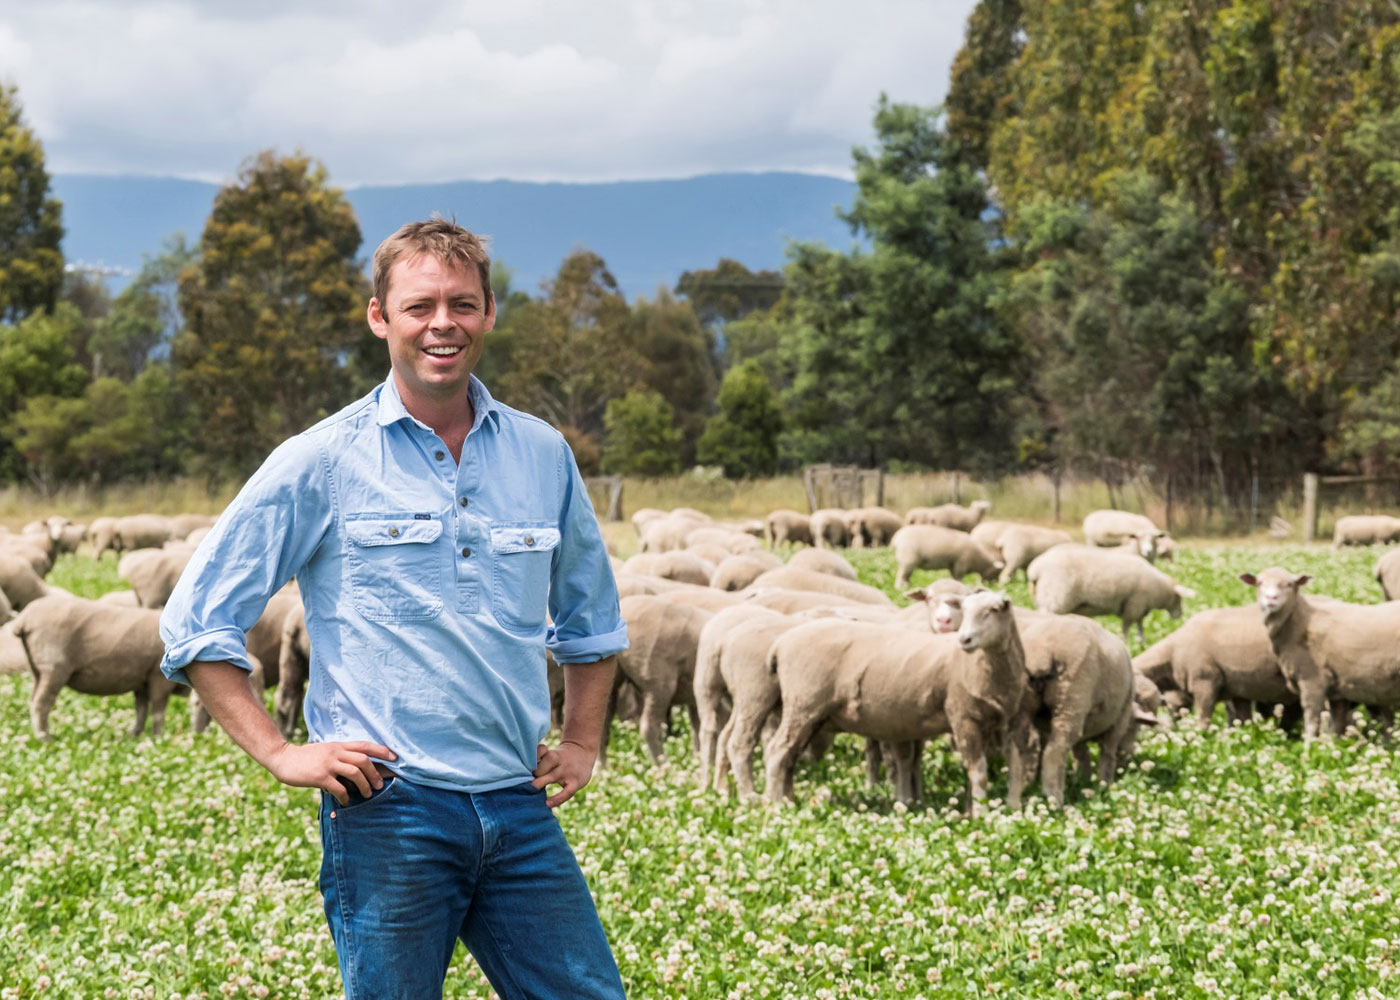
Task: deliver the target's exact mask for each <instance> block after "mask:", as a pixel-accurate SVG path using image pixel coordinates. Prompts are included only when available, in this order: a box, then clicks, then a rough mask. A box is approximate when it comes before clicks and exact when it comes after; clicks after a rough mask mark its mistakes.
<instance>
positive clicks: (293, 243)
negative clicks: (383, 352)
mask: <svg viewBox="0 0 1400 1000" xmlns="http://www.w3.org/2000/svg"><path fill="white" fill-rule="evenodd" d="M359 245H360V227H359V223H358V222H356V220H355V213H354V210H353V209H352V208H351V207H350V203H349V202H348V201H347V200H346V199H345V196H344V194H343V193H341V191H340V190H339V189H337V188H333V187H331V186H330V185H329V184H328V182H327V175H326V170H325V167H323V166H321V165H320V164H318V163H315V162H314V161H312V160H311V159H310V158H309V157H307V156H304V155H301V154H297V155H294V156H287V157H278V156H276V155H274V154H273V153H271V152H263V153H259V154H258V155H257V156H254V157H252V158H251V159H249V160H247V161H245V162H244V164H243V166H242V167H241V168H240V169H239V172H238V177H237V180H236V181H235V182H234V183H233V184H230V185H228V186H227V187H225V188H223V189H222V190H221V191H220V192H219V194H218V195H217V197H216V198H215V200H214V210H213V212H212V213H211V214H210V216H209V220H208V222H207V223H206V224H205V227H204V233H203V235H202V237H201V238H200V243H199V251H198V260H197V262H196V263H194V264H193V265H192V266H190V267H188V268H186V269H185V270H184V271H183V273H182V274H181V277H180V290H179V302H180V311H181V312H182V313H183V315H184V317H185V322H186V324H187V325H186V327H185V329H184V330H183V331H182V332H181V333H180V335H179V336H178V337H177V338H176V340H175V344H174V349H173V359H174V362H175V372H176V377H177V380H178V382H179V385H180V386H181V388H182V389H183V390H184V391H185V392H186V393H187V394H188V396H189V399H190V402H191V403H192V405H193V407H194V410H195V414H196V421H197V427H198V430H197V433H198V435H199V438H200V443H201V448H200V452H201V454H202V455H205V456H209V458H208V459H207V461H208V462H209V469H208V471H210V472H215V473H223V474H230V475H237V476H241V475H245V474H247V473H248V472H249V471H251V470H252V469H253V468H255V467H256V465H257V464H258V463H259V462H260V461H261V460H262V459H263V458H264V457H265V456H266V455H267V453H268V452H269V451H271V450H272V448H273V447H275V446H276V445H277V444H278V443H279V442H281V441H282V440H284V439H285V438H287V437H289V436H290V435H292V434H295V433H297V432H298V431H301V430H303V429H305V428H306V427H307V426H308V425H310V424H312V423H314V422H315V421H316V420H318V419H320V418H321V417H323V416H325V415H326V414H327V413H329V412H331V411H333V410H335V409H337V408H338V407H340V406H341V405H343V404H345V403H346V402H348V401H349V399H350V398H351V394H352V391H353V388H354V387H353V386H352V385H351V380H350V375H349V371H348V369H347V366H346V365H345V363H344V358H345V356H346V355H347V354H348V352H350V351H351V350H352V349H353V348H354V346H355V345H356V343H357V342H358V341H360V340H361V339H362V338H363V337H365V336H367V333H366V330H365V325H366V324H365V318H364V308H365V302H366V301H367V300H368V297H369V284H368V282H367V280H366V279H365V276H364V274H363V272H362V270H361V266H360V263H359V262H358V261H357V260H356V259H355V253H356V251H357V249H358V248H359Z"/></svg>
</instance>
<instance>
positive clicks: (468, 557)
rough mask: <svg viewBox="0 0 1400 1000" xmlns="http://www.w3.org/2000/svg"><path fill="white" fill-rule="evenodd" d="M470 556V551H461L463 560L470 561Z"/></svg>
mask: <svg viewBox="0 0 1400 1000" xmlns="http://www.w3.org/2000/svg"><path fill="white" fill-rule="evenodd" d="M471 554H472V550H471V549H463V550H462V558H464V559H470V558H471Z"/></svg>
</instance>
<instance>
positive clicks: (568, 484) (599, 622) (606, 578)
mask: <svg viewBox="0 0 1400 1000" xmlns="http://www.w3.org/2000/svg"><path fill="white" fill-rule="evenodd" d="M559 446H560V448H561V449H562V455H561V456H560V462H561V463H562V467H563V471H564V476H565V483H564V500H563V504H562V507H561V509H560V513H559V535H560V538H559V546H558V547H557V548H556V549H555V550H554V560H553V564H552V566H551V575H550V584H549V616H550V619H551V620H552V621H553V623H554V624H553V626H552V627H551V628H550V629H549V633H548V635H547V636H546V638H545V646H546V647H547V648H548V649H549V651H550V653H552V654H553V655H554V659H555V660H557V661H558V662H559V663H591V662H593V661H595V660H601V659H603V658H604V657H608V656H612V655H614V654H616V653H620V652H622V651H623V650H624V649H626V648H627V624H626V622H624V621H623V620H622V612H621V610H619V608H618V599H617V582H616V581H615V580H614V579H613V572H612V564H611V563H610V562H609V561H608V550H607V546H605V545H604V544H603V536H602V533H601V532H600V531H599V529H598V518H597V517H596V516H595V515H594V513H593V504H592V503H591V502H590V501H589V499H588V490H587V488H586V487H585V486H584V483H583V477H582V476H581V475H579V471H578V464H577V463H576V462H575V461H574V454H573V452H572V451H571V450H570V449H569V446H568V444H566V443H565V442H564V441H563V440H562V439H561V440H560V442H559Z"/></svg>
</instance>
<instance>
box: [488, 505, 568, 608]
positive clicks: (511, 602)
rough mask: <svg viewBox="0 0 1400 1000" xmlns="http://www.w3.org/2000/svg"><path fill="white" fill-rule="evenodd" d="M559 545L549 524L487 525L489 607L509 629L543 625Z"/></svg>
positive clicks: (557, 533)
mask: <svg viewBox="0 0 1400 1000" xmlns="http://www.w3.org/2000/svg"><path fill="white" fill-rule="evenodd" d="M558 547H559V529H558V528H556V527H554V526H553V525H552V524H542V523H534V524H519V523H517V524H510V525H493V526H492V528H491V563H492V566H491V609H492V612H493V613H494V614H495V616H496V621H498V622H500V624H501V625H502V626H504V627H505V628H507V629H509V630H510V631H512V632H521V633H527V634H529V633H535V632H538V631H540V630H541V629H543V628H544V618H545V608H546V605H547V602H548V598H549V576H550V567H551V564H552V562H553V559H554V550H555V549H556V548H558Z"/></svg>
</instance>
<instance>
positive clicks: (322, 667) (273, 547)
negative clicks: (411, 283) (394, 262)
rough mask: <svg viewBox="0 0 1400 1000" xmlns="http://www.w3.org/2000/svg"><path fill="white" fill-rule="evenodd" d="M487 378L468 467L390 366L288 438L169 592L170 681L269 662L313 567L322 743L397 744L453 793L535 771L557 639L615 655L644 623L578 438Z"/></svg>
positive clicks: (315, 702)
mask: <svg viewBox="0 0 1400 1000" xmlns="http://www.w3.org/2000/svg"><path fill="white" fill-rule="evenodd" d="M470 393H471V401H472V405H473V406H474V407H475V410H476V419H475V422H474V423H473V424H472V428H471V430H470V431H469V432H468V434H467V438H466V442H465V444H464V445H463V447H462V459H461V462H460V464H458V463H454V462H453V461H452V455H451V453H450V452H449V451H448V450H447V446H446V445H444V444H443V442H442V440H441V439H440V438H439V437H438V436H437V434H435V433H434V432H433V430H432V429H431V428H429V427H427V426H426V425H425V424H423V423H420V422H419V421H418V420H416V419H415V418H414V417H412V416H410V415H409V413H408V411H407V410H406V409H405V408H404V405H403V400H402V399H401V398H400V396H399V393H398V390H397V388H396V386H395V383H394V378H393V376H392V375H391V376H390V377H389V378H388V380H386V381H385V382H384V383H383V384H382V385H380V386H379V387H378V388H376V389H375V390H374V391H373V392H371V393H370V394H369V395H368V396H366V397H365V398H364V399H361V400H360V401H358V402H356V403H354V404H352V405H351V406H348V407H346V408H345V409H343V410H341V411H340V412H339V413H337V414H335V415H334V416H332V417H329V418H327V419H326V420H323V421H322V422H321V423H319V424H317V425H316V426H315V427H312V428H311V429H310V430H308V431H305V432H303V433H301V434H298V435H297V436H296V437H294V438H292V439H290V440H288V441H286V442H284V443H283V444H282V445H280V446H279V447H278V448H277V449H276V450H275V451H274V452H273V453H272V454H271V455H270V456H269V457H268V459H267V461H266V462H264V463H263V466H262V468H261V469H259V470H258V471H257V472H256V473H254V475H253V477H252V478H251V479H249V480H248V482H247V483H246V484H245V485H244V486H243V489H242V490H241V491H240V492H239V494H238V496H237V497H236V498H235V499H234V501H233V503H232V504H230V505H229V507H228V509H227V510H226V511H224V513H223V515H222V516H221V517H220V518H219V520H218V523H217V524H215V526H214V528H213V530H212V531H211V532H210V533H209V535H208V537H206V538H205V539H204V541H203V542H202V543H200V545H199V548H198V549H197V550H196V552H195V554H194V557H193V558H192V559H191V561H190V564H189V566H188V568H187V569H186V570H185V573H184V575H183V576H181V578H180V582H179V584H178V585H177V586H176V588H175V592H174V593H173V594H172V595H171V597H170V601H169V603H168V604H166V606H165V612H164V613H163V614H162V615H161V620H160V631H161V637H162V638H163V639H164V640H165V645H166V650H165V658H164V660H163V661H162V662H161V669H162V670H163V671H164V672H165V674H166V676H167V677H170V678H172V679H174V680H178V681H184V682H186V683H188V680H187V678H186V676H185V671H184V668H185V667H186V666H187V665H188V664H189V663H191V662H193V661H195V660H207V661H217V660H227V661H230V662H232V663H236V664H238V665H239V666H241V667H243V668H244V669H249V670H250V669H252V665H251V663H250V661H249V660H248V656H247V648H246V643H245V635H246V633H247V631H248V630H249V629H250V628H252V626H253V624H254V623H255V622H256V621H257V620H258V617H259V615H261V614H262V612H263V608H264V607H265V606H266V604H267V601H268V598H269V597H271V596H272V594H274V593H275V592H276V591H277V590H278V588H280V587H281V586H282V585H283V584H285V583H286V582H287V581H288V580H289V579H291V578H292V577H296V578H297V582H298V584H299V585H300V588H301V596H302V601H303V603H304V604H305V606H306V622H307V628H308V630H309V634H310V638H311V676H310V683H309V685H308V688H307V695H306V723H307V728H308V730H309V732H310V738H311V740H312V741H313V742H316V741H331V740H373V741H374V742H376V743H382V744H384V745H385V746H387V747H389V748H390V749H391V750H393V751H394V752H395V753H397V754H398V760H397V761H396V762H394V763H393V764H392V765H390V766H391V767H392V768H393V769H394V770H396V771H399V772H401V773H402V774H403V775H404V776H405V777H407V778H409V779H410V780H416V781H420V782H422V783H423V784H427V785H436V786H438V787H443V788H455V789H461V790H464V791H469V792H482V791H489V790H491V789H493V788H502V787H505V786H508V785H513V784H517V783H519V782H522V781H525V780H528V779H529V778H530V772H531V771H532V770H533V769H534V767H535V747H536V745H537V744H538V743H539V742H540V741H541V740H542V739H543V738H544V736H545V735H546V733H547V732H548V730H549V707H550V700H549V685H548V681H547V680H546V676H545V649H546V648H548V649H549V651H550V652H552V653H553V654H554V657H555V659H557V660H558V661H559V662H561V663H587V662H591V661H594V660H599V659H602V658H603V657H606V656H610V655H612V654H614V653H617V652H620V651H622V650H623V649H625V648H626V647H627V628H626V625H625V624H624V623H623V620H622V615H621V613H620V612H619V610H618V598H617V588H616V585H615V584H614V582H613V575H612V569H611V567H610V565H609V563H608V555H607V551H606V549H605V548H604V546H603V541H602V538H601V536H600V534H599V531H598V523H597V521H596V519H595V518H594V514H593V506H592V504H591V503H589V500H588V493H587V491H586V490H585V488H584V484H583V481H582V479H581V478H580V477H579V472H578V467H577V466H576V465H575V463H574V458H573V453H572V452H571V451H570V449H569V447H568V445H567V444H566V443H565V442H564V439H563V437H562V436H561V435H560V434H559V433H558V432H557V431H555V430H554V429H553V428H552V427H550V426H549V425H548V424H546V423H544V421H542V420H539V419H537V418H535V417H532V416H530V415H528V414H525V413H521V412H520V411H518V410H514V409H511V408H510V407H509V406H505V405H503V404H501V403H498V402H496V401H495V400H494V399H492V398H491V395H490V393H488V392H487V391H486V387H485V386H484V385H482V384H481V382H480V381H479V380H478V379H477V378H476V377H475V376H473V377H472V380H471V388H470ZM546 609H547V610H548V614H549V618H548V621H547V620H546V617H545V614H546ZM551 623H552V624H551Z"/></svg>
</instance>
